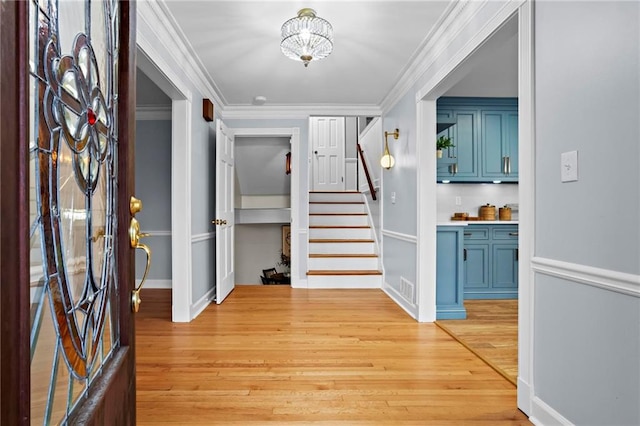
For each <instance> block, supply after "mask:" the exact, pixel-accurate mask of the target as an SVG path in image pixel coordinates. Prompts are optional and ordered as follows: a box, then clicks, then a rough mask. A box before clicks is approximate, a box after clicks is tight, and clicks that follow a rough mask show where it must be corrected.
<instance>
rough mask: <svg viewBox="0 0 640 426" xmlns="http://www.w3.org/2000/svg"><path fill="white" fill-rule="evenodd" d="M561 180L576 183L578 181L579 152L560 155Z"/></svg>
mask: <svg viewBox="0 0 640 426" xmlns="http://www.w3.org/2000/svg"><path fill="white" fill-rule="evenodd" d="M560 168H561V170H560V180H561V181H562V182H575V181H577V180H578V151H569V152H563V153H562V154H561V155H560Z"/></svg>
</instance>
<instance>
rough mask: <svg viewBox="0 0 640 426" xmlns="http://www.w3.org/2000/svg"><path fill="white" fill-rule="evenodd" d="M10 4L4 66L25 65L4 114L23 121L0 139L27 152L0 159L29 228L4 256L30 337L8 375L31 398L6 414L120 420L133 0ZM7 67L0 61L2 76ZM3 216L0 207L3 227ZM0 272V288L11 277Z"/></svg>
mask: <svg viewBox="0 0 640 426" xmlns="http://www.w3.org/2000/svg"><path fill="white" fill-rule="evenodd" d="M14 7H15V10H16V11H17V16H19V17H20V16H21V17H23V18H24V21H23V22H21V23H18V27H17V31H16V32H17V34H15V36H16V37H18V38H20V37H21V36H22V34H25V32H24V30H25V29H26V35H25V37H24V38H23V40H24V42H25V43H26V47H27V49H25V51H20V49H17V51H16V52H15V58H16V60H17V67H16V68H14V70H13V71H11V70H9V71H10V72H17V73H20V72H21V71H24V74H25V75H26V78H22V79H20V78H18V80H21V81H24V82H25V89H26V90H25V91H24V92H22V93H19V94H17V99H15V101H17V104H18V105H24V104H25V103H26V104H28V111H27V113H26V114H25V120H24V121H25V122H22V123H21V122H18V123H13V124H12V125H14V126H23V127H22V128H23V129H27V130H26V131H25V132H23V133H24V135H25V139H28V140H22V141H5V139H4V130H5V129H6V128H7V125H8V123H6V122H2V130H3V140H2V143H3V144H4V143H16V144H17V143H24V144H25V145H27V149H24V150H20V151H21V152H23V153H24V155H27V156H28V159H25V161H24V163H22V164H28V166H27V169H26V170H24V171H23V170H21V167H22V166H21V164H20V163H19V164H14V165H10V164H8V163H7V160H8V159H7V158H4V157H3V158H2V159H1V161H2V163H1V164H0V165H1V166H2V167H3V168H4V167H14V168H15V169H16V170H17V172H18V173H23V172H26V173H24V176H23V179H21V180H20V181H19V185H23V186H24V188H23V189H22V192H21V193H24V194H25V196H24V198H23V199H22V200H21V203H24V204H26V206H23V207H26V208H21V206H16V207H17V209H16V212H15V214H16V215H17V216H18V217H19V215H20V214H25V215H26V214H27V213H26V212H28V229H19V230H15V231H16V233H17V235H18V238H19V239H22V238H25V239H26V238H28V241H29V244H28V247H27V244H25V245H24V246H25V251H28V252H27V253H23V254H22V255H21V256H20V257H19V259H20V261H19V262H18V265H16V266H15V268H16V271H17V273H16V275H17V276H22V277H24V276H25V275H27V276H28V279H26V281H28V282H20V283H15V285H23V286H26V287H28V290H27V291H24V290H22V291H18V292H16V294H21V295H26V296H24V297H22V298H21V297H18V299H17V301H18V303H19V304H20V305H21V306H20V307H19V309H17V311H18V312H22V313H25V312H28V314H27V315H26V317H28V319H29V321H28V324H27V325H26V326H28V334H26V333H23V334H22V335H21V334H20V333H17V334H16V335H18V336H22V337H20V341H17V342H15V344H16V345H17V346H18V347H22V345H28V347H29V351H28V353H29V354H30V362H29V365H30V367H29V371H25V372H22V371H21V372H20V374H19V375H18V376H19V377H22V379H20V380H17V383H16V386H18V389H16V391H19V392H22V393H23V394H25V395H24V396H25V397H28V399H29V401H30V403H29V412H28V413H18V414H17V417H15V420H17V421H16V422H15V423H12V424H18V423H26V424H32V425H35V424H45V425H48V424H76V423H85V422H88V423H103V424H104V423H106V422H107V420H113V421H115V422H117V424H131V423H133V422H134V421H135V377H134V375H135V373H134V371H135V368H134V351H133V343H134V339H133V327H132V326H131V324H132V320H131V309H130V306H129V300H130V291H131V288H132V285H133V279H132V278H133V274H132V262H131V255H132V249H131V248H130V247H129V245H128V238H127V226H128V220H129V214H128V202H127V199H128V197H129V196H130V195H132V194H130V191H131V188H132V186H133V185H132V183H133V179H132V178H131V176H132V175H133V170H132V169H131V166H132V165H133V161H132V160H133V159H132V150H131V149H129V148H128V147H129V146H130V143H133V138H132V137H131V135H132V129H133V126H132V125H131V120H132V117H131V114H130V113H129V111H128V106H129V105H131V104H132V102H131V99H132V92H131V90H130V87H132V86H135V81H134V80H133V79H132V78H130V76H132V75H134V72H133V71H132V67H133V61H132V60H131V58H132V56H131V55H130V47H131V46H132V45H134V44H133V41H132V40H131V38H130V35H133V34H135V32H134V31H132V29H133V28H134V26H133V23H132V22H131V21H130V17H131V16H133V9H132V5H130V4H129V3H128V2H119V1H112V0H104V1H103V0H99V1H90V0H86V1H80V0H28V1H25V2H17V3H16V5H14ZM2 19H3V20H2V25H4V23H5V21H4V18H2ZM22 26H24V28H23V27H22ZM2 37H3V38H4V37H5V33H4V32H3V33H2ZM17 47H18V48H19V43H18V45H17ZM2 59H3V62H4V61H5V52H4V51H3V57H2ZM22 61H24V62H22ZM6 69H7V68H6V67H5V66H4V64H3V66H2V72H3V73H5V74H4V75H3V76H6ZM3 101H4V99H3ZM16 108H18V106H17V105H16ZM18 192H19V193H20V190H19V191H18ZM19 219H22V218H20V217H19ZM4 220H5V212H4V211H3V233H4V232H5V230H4ZM18 222H19V220H18ZM23 223H26V220H25V221H24V222H23ZM25 228H27V226H25ZM25 259H26V260H25ZM4 266H5V265H4V264H3V267H4ZM21 268H22V269H21ZM25 269H26V270H27V274H24V272H25ZM4 277H5V275H4V274H3V282H2V283H1V284H2V287H3V289H4V288H8V286H10V285H12V284H13V283H9V282H6V281H5V278H4ZM6 294H7V293H6V292H4V291H3V293H2V303H3V304H4V303H5V296H6ZM23 298H24V299H27V298H28V301H27V300H22V299H23ZM22 317H25V315H23V316H22ZM3 319H4V318H3ZM16 319H17V318H16ZM13 325H14V326H15V327H18V328H23V327H26V326H25V324H21V323H18V322H16V323H15V324H13ZM8 335H9V334H7V336H8ZM27 335H28V341H26V340H27V339H26V338H25V337H26V336H27ZM4 337H5V334H4V331H3V345H2V352H3V358H4V354H5V351H6V350H7V349H8V348H7V346H6V345H5V338H4ZM16 367H18V366H16ZM4 368H5V365H3V370H4ZM24 377H27V378H28V381H25V380H24ZM4 380H5V376H3V398H2V407H3V409H4V407H5V406H6V405H5V401H6V400H5V397H4ZM26 384H28V388H27V386H26ZM20 387H25V388H27V389H20ZM25 391H26V392H25ZM106 407H109V408H106ZM4 420H7V419H6V418H5V417H3V423H4ZM9 420H11V419H9Z"/></svg>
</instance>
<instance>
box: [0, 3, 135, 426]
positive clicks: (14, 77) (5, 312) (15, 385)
mask: <svg viewBox="0 0 640 426" xmlns="http://www.w3.org/2000/svg"><path fill="white" fill-rule="evenodd" d="M28 8H29V3H28V2H23V1H16V2H13V1H9V2H4V1H3V2H0V96H1V98H2V103H0V224H1V227H0V327H1V328H0V354H1V358H0V377H1V378H2V380H1V385H0V386H1V387H0V423H1V424H12V425H22V424H24V425H28V424H29V423H30V409H31V407H30V375H31V374H30V369H31V350H30V345H29V335H30V312H29V305H30V296H29V288H28V287H27V286H26V285H24V283H26V282H28V281H29V241H30V238H29V232H28V231H26V232H25V230H28V229H29V211H28V206H29V199H28V188H29V185H28V179H29V160H28V159H29V153H28V146H29V144H28V140H29V131H28V121H29V110H28V108H29V102H28V101H25V100H27V99H28V97H29V89H28V54H29V49H28V35H27V31H28V28H27V27H28V26H27V22H28ZM119 8H120V13H121V19H120V22H121V26H120V28H119V33H120V34H119V35H120V57H119V63H120V65H119V69H120V74H119V76H118V79H119V87H120V88H124V90H120V93H119V103H118V117H122V118H121V120H120V121H119V126H118V140H119V143H118V179H119V187H120V191H119V192H118V194H119V198H118V221H119V222H118V223H119V227H118V237H117V238H118V242H122V243H121V244H122V245H121V246H119V249H118V251H117V262H118V264H119V271H118V282H119V284H120V306H121V308H120V309H119V325H120V346H121V348H122V349H120V350H119V351H118V352H116V353H115V354H114V357H113V359H112V360H111V361H110V368H108V369H107V370H106V372H105V373H104V374H103V375H102V376H101V377H99V378H98V379H96V380H95V382H94V383H93V385H92V386H93V389H94V390H95V392H92V393H91V395H90V397H89V398H87V399H86V400H85V401H83V403H82V405H81V406H80V407H78V410H77V414H76V417H75V418H73V419H70V422H71V423H72V424H77V423H81V424H135V420H136V416H135V348H134V343H135V334H134V333H135V322H134V319H133V316H132V314H131V310H130V308H129V307H130V303H131V302H130V298H131V290H132V289H133V286H134V285H135V269H134V266H135V264H134V257H133V256H134V251H133V250H132V249H130V248H129V247H128V244H126V242H127V241H128V239H129V236H128V226H127V225H128V223H129V220H130V217H131V214H130V213H129V197H130V195H132V194H133V191H134V189H135V181H134V177H135V175H134V173H133V164H134V149H135V144H134V141H135V81H136V74H135V70H136V66H135V64H136V60H135V54H136V49H135V36H136V8H135V3H134V2H128V1H120V4H119ZM128 165H130V166H129V167H127V166H128ZM125 244H126V245H125ZM125 247H126V249H125ZM119 368H124V369H125V370H126V371H127V375H126V376H125V379H126V380H122V377H119V378H118V379H117V380H113V379H114V376H113V375H112V374H110V372H113V371H115V370H116V369H119ZM106 394H109V395H113V396H117V397H118V399H117V400H112V401H113V402H114V404H113V405H110V406H107V405H106V404H104V399H103V398H104V396H105V395H106ZM123 406H124V407H128V409H126V410H125V409H123ZM85 407H86V408H91V412H89V411H87V410H84V409H83V408H85ZM89 413H90V414H89Z"/></svg>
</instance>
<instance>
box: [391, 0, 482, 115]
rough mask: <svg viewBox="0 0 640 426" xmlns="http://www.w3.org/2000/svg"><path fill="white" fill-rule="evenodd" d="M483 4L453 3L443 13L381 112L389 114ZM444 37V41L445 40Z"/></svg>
mask: <svg viewBox="0 0 640 426" xmlns="http://www.w3.org/2000/svg"><path fill="white" fill-rule="evenodd" d="M483 3H484V2H483V1H454V2H451V4H450V5H449V6H448V7H447V9H446V10H445V11H444V12H443V13H442V16H441V17H440V19H439V20H438V21H437V22H436V23H435V25H434V26H433V27H432V28H433V29H432V30H431V31H430V32H429V33H428V34H427V36H426V37H425V38H424V40H423V42H422V43H421V45H420V47H418V49H416V52H417V53H416V54H415V55H414V57H412V58H411V59H410V60H409V61H408V64H409V65H408V66H407V67H406V68H405V69H404V71H403V72H402V76H401V77H400V79H399V80H398V82H397V83H396V84H395V85H394V86H393V88H392V89H391V90H390V91H389V93H388V94H387V96H386V97H385V98H384V99H383V100H382V102H381V107H382V112H383V113H386V112H388V111H389V110H390V109H391V108H393V106H394V105H395V104H396V103H397V102H398V101H399V100H400V99H402V97H403V96H404V95H405V94H406V93H407V91H409V89H410V88H411V87H413V85H414V84H416V82H417V81H418V80H419V79H420V77H421V76H422V75H423V74H424V73H425V72H426V71H427V70H428V69H429V67H431V66H433V65H434V64H435V62H436V60H437V59H438V56H440V54H441V53H442V51H443V49H444V48H446V46H448V45H449V43H450V42H451V40H453V39H454V38H455V36H457V35H458V34H459V33H460V31H461V30H462V29H463V28H464V27H465V26H466V25H467V23H468V22H469V21H470V20H471V19H472V18H473V17H474V16H475V14H476V12H477V11H478V10H479V9H480V8H481V7H482V5H483ZM444 37H446V38H444Z"/></svg>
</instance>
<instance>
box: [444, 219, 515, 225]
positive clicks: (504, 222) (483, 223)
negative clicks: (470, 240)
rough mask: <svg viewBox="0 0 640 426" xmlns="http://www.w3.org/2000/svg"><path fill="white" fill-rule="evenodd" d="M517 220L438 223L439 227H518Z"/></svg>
mask: <svg viewBox="0 0 640 426" xmlns="http://www.w3.org/2000/svg"><path fill="white" fill-rule="evenodd" d="M517 224H518V221H517V220H470V221H465V220H451V221H448V222H438V223H437V225H438V226H467V225H517Z"/></svg>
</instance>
